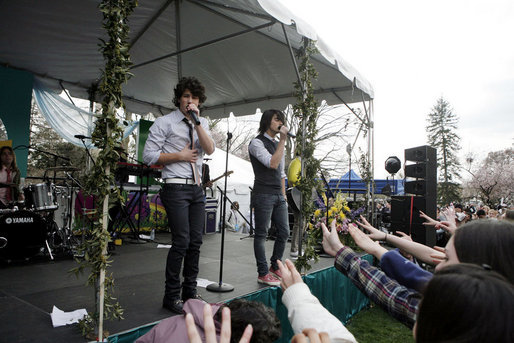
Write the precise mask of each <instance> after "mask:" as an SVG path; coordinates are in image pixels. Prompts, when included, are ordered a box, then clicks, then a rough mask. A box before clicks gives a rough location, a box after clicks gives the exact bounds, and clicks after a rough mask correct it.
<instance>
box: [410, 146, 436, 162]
mask: <svg viewBox="0 0 514 343" xmlns="http://www.w3.org/2000/svg"><path fill="white" fill-rule="evenodd" d="M436 160H437V150H436V149H435V148H432V147H431V146H428V145H422V146H418V147H415V148H410V149H405V161H413V162H428V161H436Z"/></svg>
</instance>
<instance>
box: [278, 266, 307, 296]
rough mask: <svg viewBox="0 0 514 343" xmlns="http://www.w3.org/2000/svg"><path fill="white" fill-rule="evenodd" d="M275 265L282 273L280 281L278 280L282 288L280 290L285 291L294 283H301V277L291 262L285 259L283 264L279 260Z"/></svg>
mask: <svg viewBox="0 0 514 343" xmlns="http://www.w3.org/2000/svg"><path fill="white" fill-rule="evenodd" d="M277 263H278V268H279V269H280V272H281V273H282V280H280V286H281V287H282V290H284V291H285V290H286V289H287V288H288V287H289V286H291V285H293V284H295V283H303V280H302V276H301V275H300V273H299V272H298V270H296V267H295V266H294V264H293V262H291V261H290V260H289V259H287V260H286V262H285V264H284V263H282V262H281V261H280V260H277Z"/></svg>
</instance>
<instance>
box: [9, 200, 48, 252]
mask: <svg viewBox="0 0 514 343" xmlns="http://www.w3.org/2000/svg"><path fill="white" fill-rule="evenodd" d="M45 229H46V225H45V221H44V219H43V218H42V217H41V216H40V215H39V214H37V213H35V212H31V211H26V210H21V211H15V212H11V213H6V214H3V215H2V216H1V217H0V237H4V238H5V239H6V240H7V243H6V245H5V247H4V248H2V249H0V255H2V256H5V257H8V258H24V257H31V256H34V255H35V254H37V253H38V252H39V251H41V248H44V244H45V240H46V230H45Z"/></svg>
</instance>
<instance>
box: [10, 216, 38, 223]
mask: <svg viewBox="0 0 514 343" xmlns="http://www.w3.org/2000/svg"><path fill="white" fill-rule="evenodd" d="M33 222H34V218H32V217H27V218H24V217H21V218H7V219H6V220H5V223H6V224H25V223H33Z"/></svg>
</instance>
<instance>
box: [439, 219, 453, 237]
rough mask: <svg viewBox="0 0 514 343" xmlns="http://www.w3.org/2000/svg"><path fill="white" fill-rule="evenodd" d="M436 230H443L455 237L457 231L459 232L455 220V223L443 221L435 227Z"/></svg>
mask: <svg viewBox="0 0 514 343" xmlns="http://www.w3.org/2000/svg"><path fill="white" fill-rule="evenodd" d="M435 228H436V229H439V228H441V229H443V230H444V231H446V232H448V233H449V234H450V235H453V233H454V232H455V230H457V225H456V224H455V219H454V220H453V221H442V222H440V223H438V224H437V225H436V226H435Z"/></svg>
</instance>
